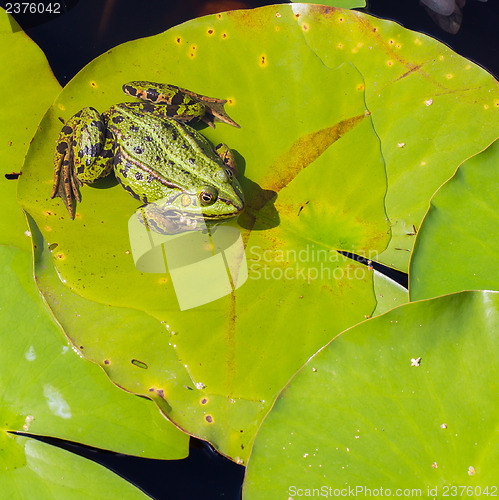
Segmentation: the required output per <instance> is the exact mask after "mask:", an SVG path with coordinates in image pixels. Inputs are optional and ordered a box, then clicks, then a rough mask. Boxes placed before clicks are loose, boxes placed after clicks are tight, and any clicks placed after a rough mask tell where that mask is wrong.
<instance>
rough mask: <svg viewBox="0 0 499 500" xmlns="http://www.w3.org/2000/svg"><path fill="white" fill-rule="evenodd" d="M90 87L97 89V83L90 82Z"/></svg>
mask: <svg viewBox="0 0 499 500" xmlns="http://www.w3.org/2000/svg"><path fill="white" fill-rule="evenodd" d="M90 86H91V87H93V88H94V89H95V88H97V86H98V85H97V82H94V81H93V80H92V81H91V82H90Z"/></svg>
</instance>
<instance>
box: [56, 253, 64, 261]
mask: <svg viewBox="0 0 499 500" xmlns="http://www.w3.org/2000/svg"><path fill="white" fill-rule="evenodd" d="M55 258H56V259H59V260H64V259H65V258H66V255H65V254H63V253H62V252H59V253H56V254H55Z"/></svg>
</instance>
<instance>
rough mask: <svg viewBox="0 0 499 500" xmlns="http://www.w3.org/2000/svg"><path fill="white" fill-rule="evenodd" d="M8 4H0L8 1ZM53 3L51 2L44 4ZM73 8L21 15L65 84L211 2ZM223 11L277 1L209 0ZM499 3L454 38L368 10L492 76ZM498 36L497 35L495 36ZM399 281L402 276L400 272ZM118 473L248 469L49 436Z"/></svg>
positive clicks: (191, 478) (193, 479) (472, 14)
mask: <svg viewBox="0 0 499 500" xmlns="http://www.w3.org/2000/svg"><path fill="white" fill-rule="evenodd" d="M5 3H6V2H5V1H0V5H1V6H5ZM45 3H48V2H45ZM65 3H66V5H67V6H68V10H67V12H66V13H64V14H63V15H61V16H59V17H57V18H53V19H50V18H47V20H46V21H45V22H43V21H44V19H43V18H42V17H41V16H29V15H28V16H17V17H16V19H17V20H18V22H19V23H20V24H21V26H22V27H23V28H24V30H25V31H26V32H27V33H28V35H29V36H30V37H31V38H32V39H33V40H34V41H35V42H36V43H37V44H38V45H39V46H40V47H41V48H42V49H43V51H44V52H45V54H46V56H47V58H48V60H49V63H50V65H51V67H52V69H53V71H54V74H55V76H56V77H57V79H58V80H59V82H60V83H61V85H65V84H66V83H67V82H68V81H69V80H70V79H71V78H72V77H73V76H74V75H75V74H76V73H77V72H78V71H79V70H80V69H81V68H82V67H83V66H84V65H85V64H87V63H89V62H90V61H91V60H92V59H94V58H95V57H97V56H98V55H100V54H102V53H103V52H105V51H106V50H108V49H110V48H112V47H114V46H116V45H118V44H120V43H123V42H126V41H129V40H132V39H136V38H141V37H145V36H150V35H155V34H157V33H160V32H162V31H164V30H165V29H167V28H168V27H169V26H174V25H176V24H179V23H181V22H184V21H186V20H188V19H192V18H194V17H197V16H198V15H203V14H206V13H209V12H207V10H206V7H207V6H206V4H207V2H200V1H196V0H183V1H182V2H170V1H168V2H165V1H164V0H147V1H143V2H137V1H133V0H108V1H103V0H80V1H78V0H72V1H71V0H67V1H66V2H65ZM210 3H211V4H217V3H218V4H219V5H221V4H222V7H221V9H220V10H226V9H227V8H228V7H227V6H228V5H229V4H230V3H232V5H234V6H235V7H237V8H242V7H244V6H246V7H257V6H260V5H264V4H266V3H279V2H251V1H246V2H228V1H225V2H210ZM498 7H499V2H498V1H497V0H489V2H488V3H481V2H478V1H475V0H468V2H467V5H466V6H465V8H464V12H463V23H462V26H461V29H460V31H459V32H458V33H457V34H456V35H451V34H448V33H445V32H444V31H443V30H441V29H440V28H439V27H438V26H437V25H436V24H435V23H434V22H433V21H432V20H431V19H430V17H429V16H428V14H427V13H426V12H425V10H424V9H423V8H422V7H421V6H420V5H419V4H418V2H417V0H371V1H370V2H369V5H368V8H367V11H368V12H370V13H372V14H374V15H377V16H379V17H383V18H387V19H392V20H395V21H397V22H399V23H401V24H402V25H403V26H405V27H406V28H409V29H412V30H416V31H421V32H424V33H426V34H429V35H431V36H433V37H434V38H437V39H439V40H440V41H443V42H444V43H446V44H447V45H449V46H450V47H451V48H453V49H454V50H455V51H456V52H458V53H459V54H461V55H463V56H465V57H467V58H469V59H472V60H473V61H474V62H476V63H478V64H480V65H481V66H483V67H484V68H485V69H487V70H488V71H489V72H491V73H492V74H494V75H496V77H497V75H498V74H499V55H498V45H497V21H498V20H499V17H498V14H499V9H498ZM494 33H496V34H495V35H494ZM394 278H395V279H398V280H399V281H401V282H402V283H403V282H404V280H405V276H401V275H395V276H394ZM50 442H51V443H52V444H54V445H58V446H62V447H65V448H67V449H69V450H70V451H73V452H75V453H78V454H81V455H83V456H86V457H88V458H89V459H91V460H95V461H97V462H99V463H102V464H103V465H105V466H107V467H109V468H111V469H112V470H114V471H116V472H117V473H118V474H120V475H122V476H123V477H125V478H127V479H129V480H130V481H132V482H133V483H135V484H136V485H138V486H139V487H140V488H142V489H143V490H144V491H145V492H147V493H148V494H149V495H151V496H152V497H153V498H155V499H158V500H163V499H175V500H176V499H186V500H189V499H206V500H211V499H221V498H223V499H228V500H236V499H239V498H240V490H241V485H242V481H243V476H244V468H243V467H241V466H238V465H236V464H234V463H232V462H231V461H229V460H226V459H224V458H223V457H221V456H220V455H218V454H217V453H216V452H215V451H213V450H212V449H211V447H210V446H208V445H204V444H203V443H202V442H200V441H197V440H191V447H190V456H189V458H187V459H185V460H179V461H160V460H147V459H139V458H135V457H127V456H124V455H117V454H114V453H110V452H102V451H100V450H95V449H91V448H86V447H80V446H78V445H74V444H71V443H64V442H61V441H58V440H51V441H50Z"/></svg>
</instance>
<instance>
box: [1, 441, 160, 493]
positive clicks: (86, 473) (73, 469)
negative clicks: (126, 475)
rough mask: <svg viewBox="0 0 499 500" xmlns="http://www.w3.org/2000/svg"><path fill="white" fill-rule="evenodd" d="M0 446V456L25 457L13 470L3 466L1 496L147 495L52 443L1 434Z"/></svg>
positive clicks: (92, 463) (102, 468)
mask: <svg viewBox="0 0 499 500" xmlns="http://www.w3.org/2000/svg"><path fill="white" fill-rule="evenodd" d="M0 446H1V447H2V455H5V456H6V458H7V459H8V460H9V461H10V459H11V457H12V456H13V455H16V454H20V453H22V455H23V457H24V460H25V462H24V463H23V464H17V468H16V469H12V470H3V467H2V471H1V472H0V482H1V484H2V495H3V497H4V498H15V499H16V500H31V499H32V498H37V499H39V500H79V499H82V500H83V499H88V498H89V497H92V498H96V499H106V498H126V499H130V500H134V499H139V500H141V499H145V498H150V497H149V496H148V495H145V494H144V493H142V492H141V491H140V490H139V489H137V488H135V486H133V485H131V484H130V483H128V482H127V481H125V480H124V479H122V478H121V477H119V476H117V475H116V474H113V473H112V472H111V471H110V470H108V469H106V468H105V467H102V466H100V465H98V464H96V463H94V462H92V461H90V460H86V459H84V458H82V457H79V456H78V455H74V454H73V453H69V452H67V451H65V450H62V449H60V448H57V447H55V446H50V445H48V444H45V443H41V442H40V441H36V440H34V439H29V438H25V437H23V436H15V435H5V434H3V433H1V435H0ZM14 450H15V451H14ZM2 458H3V456H2ZM2 462H3V460H2ZM2 465H4V464H3V463H2Z"/></svg>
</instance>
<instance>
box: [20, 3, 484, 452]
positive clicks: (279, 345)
mask: <svg viewBox="0 0 499 500" xmlns="http://www.w3.org/2000/svg"><path fill="white" fill-rule="evenodd" d="M381 27H382V28H383V31H379V30H380V28H381ZM373 30H374V31H373ZM369 33H371V35H369ZM375 33H377V34H376V35H375ZM407 33H408V32H406V31H405V30H403V29H402V28H400V26H398V25H396V24H393V23H384V22H382V21H379V20H377V19H374V18H372V17H369V16H366V15H363V14H359V13H352V12H348V11H344V10H337V9H332V8H326V7H324V6H316V5H315V6H311V5H308V6H305V5H300V4H293V5H291V6H286V5H279V6H269V7H265V8H261V9H256V10H253V11H235V12H230V13H225V14H217V15H215V16H207V17H205V18H201V19H197V20H194V21H191V22H188V23H185V24H183V25H181V26H178V27H175V28H172V29H171V30H168V31H167V32H165V33H163V34H161V35H158V36H156V37H151V38H147V39H142V40H138V41H135V42H130V43H128V44H125V45H123V46H120V47H117V48H116V49H113V50H112V51H110V52H108V53H107V54H106V55H104V56H102V57H100V58H98V59H97V60H95V61H94V62H93V63H91V64H90V65H89V66H87V67H86V68H85V69H84V70H82V72H80V74H79V75H78V76H77V77H76V78H75V79H74V80H73V81H72V82H71V83H70V84H69V85H68V86H67V87H66V89H65V90H64V92H63V93H62V94H61V95H60V97H59V99H58V100H57V101H56V102H55V104H54V106H53V107H52V108H50V110H49V111H48V113H47V114H46V116H45V118H44V120H43V122H42V124H41V127H40V129H39V131H38V132H37V134H36V136H35V139H34V141H33V144H32V147H31V148H30V151H29V154H28V156H27V160H26V163H25V165H24V168H23V176H22V179H21V182H20V187H19V199H20V201H21V203H22V204H23V207H24V208H25V209H26V210H27V211H28V212H29V213H30V215H31V216H32V217H33V219H34V221H35V223H36V225H37V226H38V228H39V229H40V231H41V235H42V238H43V240H44V241H45V242H46V244H47V245H48V248H50V249H51V251H52V255H53V257H54V259H53V261H54V262H55V264H56V267H57V273H58V275H59V276H61V277H62V279H63V280H64V283H65V286H66V287H67V288H68V290H67V291H63V290H61V291H59V292H58V294H57V295H53V294H52V293H51V291H50V290H51V289H52V288H50V287H57V289H58V290H60V289H59V287H60V286H61V284H60V282H59V284H57V285H56V284H55V276H57V275H56V273H55V272H54V271H53V270H52V269H51V266H50V265H49V264H48V263H46V262H45V263H44V264H43V266H38V270H37V272H38V273H39V275H40V276H42V274H44V273H46V274H47V275H50V276H51V278H50V279H49V278H47V280H44V279H41V283H42V288H43V289H44V293H45V294H46V297H47V301H48V302H49V304H50V306H51V307H52V309H53V310H54V311H55V313H56V315H57V317H58V319H59V321H60V322H61V324H62V325H63V326H64V328H65V331H66V333H67V334H68V335H69V337H70V338H71V339H72V341H73V342H74V344H75V345H77V346H83V348H82V349H81V351H82V352H83V353H84V355H85V356H87V357H88V358H89V359H92V360H94V361H95V362H98V363H100V364H101V365H102V366H103V367H104V368H105V369H106V370H107V371H108V373H109V374H110V376H111V377H112V378H113V380H114V381H115V382H116V383H118V384H119V385H120V386H122V387H125V388H126V389H128V390H131V391H132V392H136V393H139V394H143V395H148V396H150V397H152V398H153V399H155V401H157V403H158V405H159V406H160V407H161V409H162V410H163V411H164V412H165V414H166V415H168V416H169V417H170V418H172V419H173V420H174V421H175V422H176V423H177V424H178V425H180V426H181V427H182V428H183V429H185V430H187V431H188V432H190V433H193V434H195V435H197V436H200V437H203V438H205V439H209V440H210V441H211V442H212V443H213V444H214V445H215V446H217V448H218V449H220V450H221V451H222V452H223V453H225V454H227V455H229V456H231V457H232V458H234V459H236V460H238V461H245V460H246V458H247V456H248V451H249V448H250V446H251V442H252V440H253V437H254V432H255V429H256V428H257V426H258V425H259V422H260V419H261V416H262V414H263V413H264V412H265V411H267V410H268V408H269V407H270V405H271V403H272V400H273V398H274V397H275V395H276V394H277V392H278V391H279V390H280V388H281V387H282V386H283V385H284V384H285V383H286V381H287V380H288V379H289V377H290V376H291V375H292V374H293V373H294V372H295V371H296V370H297V369H298V368H299V367H300V366H301V365H302V363H303V362H304V361H305V360H306V359H308V357H309V356H310V355H312V354H313V353H314V352H315V351H316V350H317V349H318V348H320V347H321V346H322V345H324V344H326V343H327V342H328V341H329V340H330V339H331V338H332V337H333V336H334V335H336V334H337V333H339V332H340V331H342V330H344V329H345V328H347V327H349V326H351V325H353V324H356V323H358V322H359V321H361V320H362V319H364V318H365V317H368V316H370V315H372V314H373V311H374V310H375V308H376V298H375V296H374V292H373V283H372V274H371V273H370V272H368V270H367V269H366V268H365V267H364V266H361V265H360V264H357V263H354V262H352V261H350V260H349V259H347V258H344V257H342V256H340V255H339V254H337V253H336V250H344V251H348V252H354V253H358V254H362V255H364V254H365V255H367V256H368V257H369V258H373V259H376V257H378V256H379V254H380V253H381V252H382V251H383V250H384V249H385V247H386V246H387V244H388V242H389V238H390V227H389V224H388V223H387V221H386V214H385V209H384V200H385V194H386V189H387V186H386V175H385V170H384V163H383V159H382V157H381V153H380V144H379V141H378V136H380V133H379V131H378V130H377V127H376V130H374V129H373V120H375V113H374V112H373V110H372V109H370V105H369V100H370V99H373V97H372V96H373V95H374V94H373V92H374V90H373V89H376V92H377V94H380V95H383V96H390V99H387V98H385V99H377V100H375V102H373V107H374V108H375V109H376V114H377V115H379V116H381V117H383V120H388V118H387V117H391V118H392V119H393V120H395V119H397V120H398V119H402V118H403V119H404V120H405V122H406V127H407V123H409V122H411V120H413V117H414V116H415V115H414V113H416V112H417V113H419V112H420V111H421V109H424V110H427V109H429V106H427V105H426V104H425V103H424V101H421V102H422V104H421V103H420V104H421V106H420V107H419V108H417V110H415V109H414V107H411V106H408V107H407V109H406V108H405V107H403V106H399V105H398V104H397V105H396V106H395V105H394V102H395V101H396V100H398V101H397V102H405V103H407V102H412V99H413V94H414V92H415V89H419V85H420V84H421V83H422V82H423V83H425V82H427V80H428V79H427V76H426V73H425V72H423V71H417V70H413V71H410V72H409V73H408V76H407V78H405V77H404V78H399V77H400V76H401V73H400V70H401V68H402V67H403V66H399V65H398V63H399V61H398V59H397V60H396V61H395V60H394V61H392V64H388V63H386V64H384V63H383V64H380V61H385V59H386V57H387V56H386V51H388V52H389V53H390V54H391V53H392V52H393V51H396V50H398V51H400V54H402V55H404V61H406V63H404V64H405V66H404V67H406V68H407V65H409V66H410V64H412V63H410V61H412V60H413V59H414V60H415V61H419V59H420V58H427V57H430V56H431V57H435V58H437V57H438V56H439V55H441V54H445V55H448V56H449V57H450V56H451V55H452V53H450V51H448V49H446V48H443V47H442V46H441V45H440V44H438V43H437V42H435V41H432V40H430V39H427V38H425V37H422V38H420V40H423V42H424V43H421V45H419V44H417V43H412V44H408V43H405V42H404V44H402V45H401V43H400V41H401V40H402V41H403V40H405V39H406V37H408V36H409V35H408V34H407ZM368 35H369V36H371V38H366V37H367V36H368ZM410 36H411V37H415V36H416V35H414V34H410ZM411 40H412V38H411ZM368 43H369V45H368ZM359 44H360V45H359ZM314 45H315V46H314ZM340 45H341V47H340ZM392 45H393V47H392ZM399 45H400V47H399ZM369 46H370V47H371V48H369ZM343 49H344V50H343ZM420 52H421V53H420ZM437 55H438V56H437ZM373 57H374V59H373ZM451 60H452V61H453V62H452V68H455V66H457V67H459V66H460V65H466V64H467V63H466V62H465V61H464V60H463V59H461V58H459V57H457V56H454V55H452V57H451ZM372 61H374V62H372ZM454 61H457V62H454ZM352 62H353V64H352ZM362 62H363V63H364V66H363V67H362V69H361V71H360V72H359V70H358V68H360V67H361V66H362V64H361V63H362ZM414 64H416V63H414ZM437 66H438V65H435V67H434V69H433V72H432V78H431V79H430V83H425V85H426V87H425V89H426V90H428V88H430V89H431V90H432V92H434V91H435V88H437V87H438V88H440V87H439V85H440V83H439V82H440V80H442V81H447V80H446V77H445V76H444V75H443V74H442V69H441V67H439V66H438V67H437ZM444 67H445V66H444ZM110 68H112V69H113V70H112V71H110ZM406 70H407V69H406ZM466 71H467V72H468V74H469V75H470V78H474V79H478V81H480V82H482V87H483V89H485V88H486V87H487V85H488V86H489V87H490V86H491V82H490V76H489V75H487V74H486V73H485V72H483V71H482V70H480V69H479V68H478V67H476V66H473V65H470V67H469V69H468V70H466ZM409 75H410V78H409ZM139 79H140V80H152V81H163V82H172V83H175V84H178V85H180V86H182V87H186V88H190V89H192V90H194V91H196V92H200V93H203V94H206V95H210V96H216V97H220V98H226V99H228V104H227V105H226V108H227V111H228V113H229V114H230V115H231V116H232V117H233V118H234V119H235V120H236V121H237V122H238V123H239V124H240V125H241V129H235V128H230V127H228V126H226V125H223V124H218V125H217V128H216V129H215V130H204V131H203V133H206V136H207V137H208V138H209V139H210V140H211V141H212V142H213V143H214V144H216V143H218V142H226V143H227V144H229V145H230V146H231V147H232V148H234V149H235V150H236V152H237V153H238V154H239V160H240V169H241V171H242V172H243V178H242V185H243V189H244V191H245V194H246V198H247V210H246V212H245V214H243V215H242V216H241V217H240V218H239V220H238V223H239V226H238V228H239V230H240V231H241V234H242V238H243V240H244V243H245V245H246V256H247V262H248V268H249V279H248V281H247V282H246V283H245V284H244V285H243V286H242V287H240V288H239V289H238V290H236V291H235V292H234V293H232V294H231V295H228V296H226V297H224V298H222V299H219V300H218V301H216V302H212V303H209V304H206V305H204V306H199V307H197V308H194V309H191V310H186V311H180V310H179V307H178V303H177V299H176V296H175V291H174V289H173V287H172V283H171V280H170V276H169V275H162V274H158V273H155V274H145V273H141V272H139V271H137V269H136V268H135V267H134V263H133V259H132V255H131V253H130V242H129V237H128V234H127V223H128V218H129V217H130V216H131V215H132V214H133V211H134V210H135V208H136V207H137V206H138V203H136V202H135V201H134V200H133V199H132V198H131V197H129V196H128V195H127V194H126V193H125V192H124V191H123V190H122V189H121V188H120V187H119V186H112V185H111V184H110V183H106V182H103V183H102V184H100V185H99V186H98V187H100V188H102V189H96V188H93V187H87V186H85V187H83V188H82V190H81V193H82V198H83V200H82V203H81V204H80V205H79V206H78V208H77V216H76V219H75V220H74V221H70V220H69V218H68V215H67V213H66V211H65V209H64V207H63V205H62V203H60V202H58V201H52V200H49V199H48V195H49V194H50V191H51V182H52V166H51V159H52V151H53V145H54V141H55V138H56V137H57V133H58V129H59V128H60V122H59V120H58V118H60V117H62V118H64V119H66V120H67V119H68V118H69V117H70V116H71V115H72V114H74V113H75V112H76V111H78V109H80V108H81V107H83V106H89V105H91V106H94V107H96V108H97V109H99V110H105V109H107V108H108V107H109V106H110V105H111V104H113V103H116V102H121V101H123V95H122V94H121V93H120V88H121V85H122V84H123V83H124V82H126V81H129V80H139ZM399 80H400V81H403V82H404V83H407V82H410V84H407V85H405V84H403V85H402V84H400V81H399ZM456 81H457V82H458V83H457V84H458V85H460V84H461V83H460V82H461V80H460V77H457V76H456ZM367 82H369V84H368V85H367ZM428 85H429V87H428ZM487 88H488V87H487ZM483 89H481V90H479V91H477V92H476V93H475V97H474V99H476V100H477V101H478V102H480V103H482V102H485V101H484V99H485V96H486V99H487V101H486V102H489V101H490V93H487V94H486V90H483ZM482 91H483V95H482ZM418 92H419V91H418ZM377 94H376V95H377ZM418 95H419V94H418ZM432 95H433V94H432ZM369 96H371V97H369ZM416 98H417V99H419V97H417V96H416ZM417 99H416V100H417ZM366 102H367V103H368V108H369V109H366V104H365V103H366ZM418 102H419V101H418ZM441 102H442V110H446V112H448V113H453V114H457V113H458V112H464V113H465V114H466V113H469V110H467V108H466V105H467V104H463V103H466V99H461V100H454V101H447V100H446V99H445V98H443V101H441ZM414 106H416V105H414ZM460 106H463V109H461V108H460ZM464 108H466V109H464ZM482 108H483V105H482ZM436 109H440V107H438V108H436ZM459 110H460V111H459ZM441 112H443V111H441ZM483 112H484V111H483ZM478 115H479V113H475V114H474V115H473V116H474V117H473V119H475V117H476V116H478ZM418 116H419V115H418ZM400 117H402V118H400ZM482 118H483V117H482ZM377 119H379V120H381V118H377ZM476 119H477V120H478V118H476ZM383 120H381V122H380V123H384V121H383ZM470 120H471V118H470ZM413 121H414V120H413ZM486 122H487V119H486V118H483V119H480V126H482V124H483V123H486ZM374 124H375V125H376V121H374ZM466 126H469V121H468V123H467V125H466ZM418 127H419V126H418ZM456 128H457V129H459V126H458V125H457V126H456ZM460 130H461V129H459V131H453V134H455V135H456V136H457V137H459V134H460V133H461V132H460ZM423 133H424V134H427V128H426V129H424V130H423V128H416V130H415V131H414V136H413V137H414V138H415V139H414V140H416V138H417V137H419V136H421V134H423ZM487 133H489V132H483V130H481V131H480V133H478V132H477V134H476V136H475V133H474V130H473V131H472V133H471V135H472V136H473V139H471V140H470V141H471V142H472V143H473V145H472V146H470V147H469V148H468V149H469V151H472V150H473V148H474V147H476V143H478V142H480V141H482V140H485V139H484V136H486V135H487ZM411 134H412V132H411ZM418 134H419V136H418ZM425 136H426V135H425ZM381 140H382V145H381V147H383V141H384V140H385V139H384V137H383V136H382V135H381ZM473 141H474V142H473ZM388 142H390V140H388ZM390 144H391V143H390ZM359 145H361V147H359ZM399 149H403V147H400V148H399ZM469 151H468V150H467V152H466V154H469ZM432 154H436V153H435V151H433V153H432ZM463 154H464V153H463ZM392 163H393V162H392ZM397 164H398V165H400V168H402V169H408V170H411V169H412V168H413V167H414V163H413V158H412V156H411V157H409V156H403V157H401V158H398V159H397ZM437 170H439V169H438V168H437ZM439 175H440V174H439ZM449 175H450V173H449V172H447V173H445V174H441V177H442V179H439V181H438V182H439V183H441V182H442V180H445V179H446V178H447V177H448V176H449ZM390 179H391V177H390V175H389V176H388V189H390V182H391V181H390ZM417 182H418V183H419V184H418V185H421V186H423V185H424V184H425V182H426V178H425V177H424V176H423V177H421V178H419V180H418V181H417ZM435 188H436V186H435V187H431V188H428V189H427V191H428V194H427V197H428V198H429V196H430V195H431V193H432V192H433V191H434V189H435ZM425 189H426V188H425ZM425 192H426V191H425ZM418 203H420V201H419V200H418ZM389 216H390V214H389ZM390 217H392V216H390ZM48 255H49V254H48V251H45V256H46V257H47V256H48ZM42 277H43V278H45V276H42ZM69 289H71V291H72V293H70V291H69ZM196 292H198V290H196ZM76 296H79V298H78V299H77V298H76ZM55 297H57V300H56V298H55ZM80 299H82V300H83V302H81V301H80ZM90 302H92V304H93V305H90ZM68 303H69V304H72V305H71V307H66V306H67V304H68ZM84 303H85V305H83V304H84ZM73 305H74V308H73ZM94 307H102V308H104V309H105V310H106V311H107V312H106V315H105V319H99V320H98V321H96V318H102V317H103V316H102V315H97V314H95V312H94V311H95V309H94ZM125 310H126V314H127V318H128V319H127V321H126V322H125V323H124V324H125V325H126V327H125V330H126V333H120V332H122V330H123V326H122V325H123V322H122V321H118V319H119V318H120V317H121V314H122V313H123V311H125ZM324 311H329V313H327V314H325V313H324ZM75 318H79V319H75ZM90 319H91V320H92V321H91V323H92V324H91V325H89V326H88V327H86V328H85V329H82V328H81V327H77V326H76V324H77V322H78V321H87V322H90ZM118 325H119V328H118ZM120 334H121V335H122V337H121V339H120V340H121V341H120V342H118V336H119V335H120ZM106 361H107V362H108V364H106ZM172 367H173V368H172ZM141 370H142V371H141ZM170 370H171V371H170ZM184 380H185V381H187V382H186V383H179V382H178V381H184Z"/></svg>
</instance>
